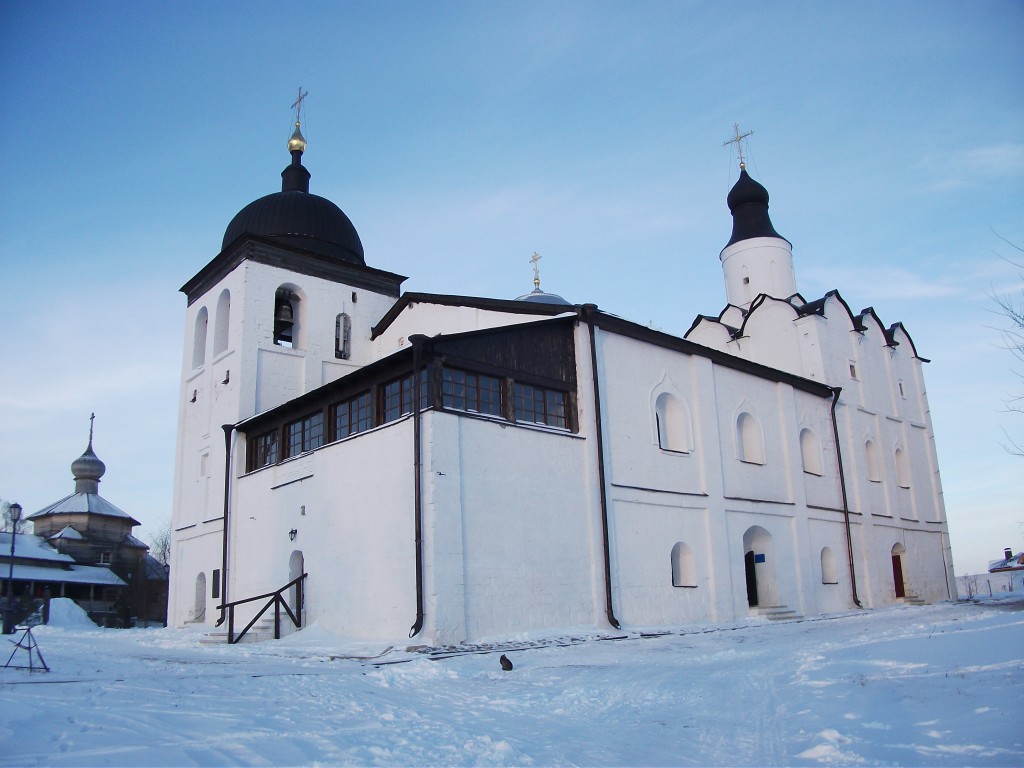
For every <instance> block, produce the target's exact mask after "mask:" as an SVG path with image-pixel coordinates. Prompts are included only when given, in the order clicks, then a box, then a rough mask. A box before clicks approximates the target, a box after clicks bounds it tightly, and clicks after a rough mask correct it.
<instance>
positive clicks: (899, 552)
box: [892, 544, 907, 597]
mask: <svg viewBox="0 0 1024 768" xmlns="http://www.w3.org/2000/svg"><path fill="white" fill-rule="evenodd" d="M904 552H906V549H905V548H904V546H903V545H902V544H896V545H894V546H893V548H892V586H893V589H894V590H895V592H896V597H906V596H907V589H906V587H904V586H903V553H904Z"/></svg>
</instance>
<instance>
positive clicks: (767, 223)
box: [725, 168, 786, 248]
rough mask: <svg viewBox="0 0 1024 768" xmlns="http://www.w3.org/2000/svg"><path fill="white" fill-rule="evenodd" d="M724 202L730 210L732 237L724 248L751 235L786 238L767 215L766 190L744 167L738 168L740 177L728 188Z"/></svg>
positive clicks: (747, 238)
mask: <svg viewBox="0 0 1024 768" xmlns="http://www.w3.org/2000/svg"><path fill="white" fill-rule="evenodd" d="M726 202H727V203H728V204H729V210H730V211H731V212H732V237H731V238H730V239H729V242H728V243H726V246H725V247H726V248H728V247H729V246H730V245H732V244H733V243H738V242H739V241H740V240H749V239H750V238H752V237H777V238H779V239H781V240H785V239H786V238H784V237H782V235H780V234H779V233H778V232H776V231H775V227H773V226H772V220H771V218H770V217H769V216H768V190H767V189H765V188H764V187H763V186H762V185H761V184H759V183H757V182H756V181H754V180H753V179H752V178H750V174H748V173H747V169H746V168H740V177H739V179H737V181H736V183H735V184H734V185H733V187H732V189H731V190H729V196H728V197H727V198H726Z"/></svg>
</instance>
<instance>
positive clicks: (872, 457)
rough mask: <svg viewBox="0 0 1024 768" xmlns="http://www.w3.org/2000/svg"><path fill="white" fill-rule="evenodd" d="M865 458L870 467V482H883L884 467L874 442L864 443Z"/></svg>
mask: <svg viewBox="0 0 1024 768" xmlns="http://www.w3.org/2000/svg"><path fill="white" fill-rule="evenodd" d="M864 458H865V460H866V461H867V465H868V480H870V481H871V482H872V483H880V482H882V465H881V463H880V462H879V460H878V448H877V447H876V446H875V443H874V441H873V440H868V441H867V442H866V443H864Z"/></svg>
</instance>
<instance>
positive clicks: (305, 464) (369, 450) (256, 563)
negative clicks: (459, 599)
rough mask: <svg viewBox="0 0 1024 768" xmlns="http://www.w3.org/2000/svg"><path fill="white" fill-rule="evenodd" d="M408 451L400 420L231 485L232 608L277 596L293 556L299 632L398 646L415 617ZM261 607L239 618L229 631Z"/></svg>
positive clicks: (405, 425) (408, 429) (407, 429)
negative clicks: (298, 566)
mask: <svg viewBox="0 0 1024 768" xmlns="http://www.w3.org/2000/svg"><path fill="white" fill-rule="evenodd" d="M412 444H413V443H412V419H411V417H406V418H404V419H401V420H399V421H395V422H391V423H389V424H386V425H384V426H381V427H377V428H376V429H374V430H372V431H370V432H365V433H362V434H360V435H357V436H354V437H351V438H349V439H346V440H341V441H339V442H336V443H332V444H330V445H327V446H324V447H322V448H319V449H317V450H315V451H312V452H310V453H306V454H303V455H301V456H298V457H296V458H294V459H289V460H287V461H284V462H282V463H281V464H278V465H274V466H269V467H265V468H263V469H260V470H257V471H255V472H251V473H249V474H247V475H244V476H243V477H241V478H239V479H238V480H237V482H236V484H235V490H234V493H233V499H232V501H233V503H232V525H231V553H230V556H229V582H230V592H229V594H230V599H231V600H240V599H243V598H246V597H252V596H255V595H260V594H263V593H266V592H272V591H274V590H277V589H280V588H281V587H282V586H284V585H285V584H286V583H288V582H289V581H290V580H291V578H292V576H291V571H290V563H291V559H292V556H293V553H295V552H299V553H301V556H302V559H303V564H304V566H305V571H306V572H307V573H308V574H309V576H308V578H307V580H306V585H305V592H306V594H305V622H306V623H307V624H311V623H314V622H318V623H319V624H320V625H321V626H323V627H324V628H325V629H327V630H328V631H331V632H335V633H337V634H341V635H346V636H351V637H363V638H396V637H397V638H400V637H403V636H405V635H406V634H407V633H408V630H409V628H410V627H411V626H412V624H413V622H414V621H415V617H416V601H415V596H416V589H415V587H416V574H415V569H414V564H415V549H414V544H415V535H414V516H413V509H414V506H413V476H412V471H413V462H412ZM293 529H294V530H295V531H296V535H295V538H294V540H292V539H290V538H289V532H290V531H291V530H293ZM259 607H262V604H259V605H255V604H254V605H253V606H252V607H250V608H248V609H243V608H240V609H239V610H238V616H237V617H236V627H237V628H240V626H244V625H245V624H244V622H243V623H241V625H239V622H240V621H241V620H242V619H245V621H248V616H250V615H252V613H253V612H254V611H255V610H258V609H259Z"/></svg>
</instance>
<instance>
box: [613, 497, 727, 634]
mask: <svg viewBox="0 0 1024 768" xmlns="http://www.w3.org/2000/svg"><path fill="white" fill-rule="evenodd" d="M612 512H613V514H612V515H611V516H610V523H611V532H610V533H611V540H612V542H613V549H612V563H613V565H614V569H613V574H614V576H613V583H614V587H615V597H616V603H617V607H616V612H617V616H618V618H619V619H620V620H621V621H622V622H624V623H626V624H633V625H664V624H689V623H696V622H700V621H708V620H711V619H712V617H713V616H715V615H716V614H717V608H718V607H717V605H716V590H717V589H718V588H719V584H720V583H724V584H726V585H727V584H728V581H729V580H728V579H727V578H724V579H723V578H722V577H721V575H716V573H715V568H716V566H718V567H721V565H723V564H724V565H726V566H727V564H728V560H729V558H728V557H727V556H723V555H724V553H716V552H715V550H714V548H713V547H712V545H711V531H710V526H709V522H708V517H709V510H708V509H707V508H706V507H700V506H696V505H692V500H687V499H679V498H671V497H670V498H665V497H663V496H662V497H659V498H658V499H657V500H655V499H648V500H639V499H621V498H617V499H615V500H614V503H613V507H612ZM677 542H684V543H685V544H687V545H688V546H689V547H690V549H691V550H692V552H693V556H694V566H695V570H696V586H693V587H689V586H687V587H682V586H680V587H676V586H673V584H672V559H671V558H672V548H673V546H674V545H675V544H676V543H677ZM740 563H741V566H742V557H741V559H740ZM727 588H728V587H726V589H727Z"/></svg>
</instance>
